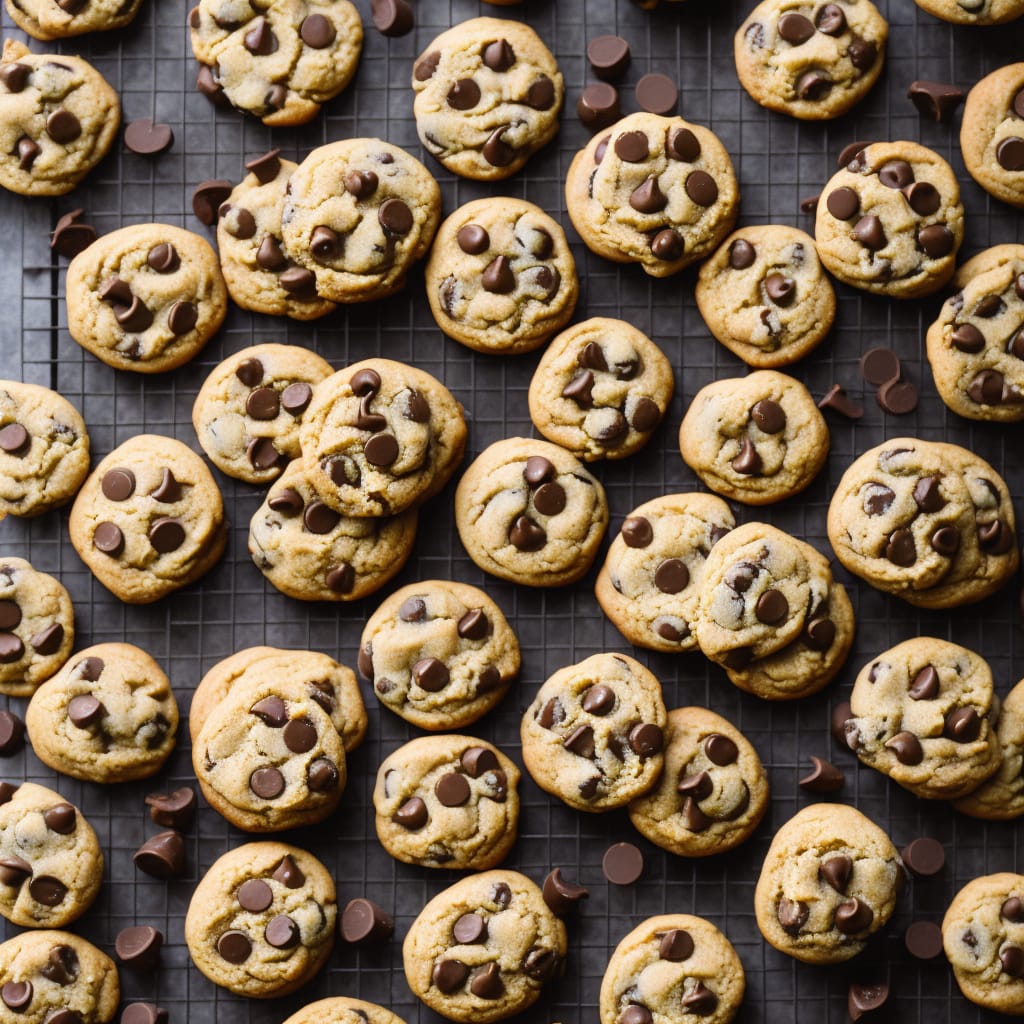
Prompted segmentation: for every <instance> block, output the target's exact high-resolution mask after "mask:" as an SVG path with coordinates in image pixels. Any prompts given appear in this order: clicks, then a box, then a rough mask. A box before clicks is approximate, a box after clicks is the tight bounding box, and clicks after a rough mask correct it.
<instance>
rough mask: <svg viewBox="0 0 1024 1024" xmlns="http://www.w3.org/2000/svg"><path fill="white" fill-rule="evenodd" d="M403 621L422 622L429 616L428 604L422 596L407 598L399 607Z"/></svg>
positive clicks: (399, 614)
mask: <svg viewBox="0 0 1024 1024" xmlns="http://www.w3.org/2000/svg"><path fill="white" fill-rule="evenodd" d="M398 617H399V618H400V619H401V620H402V621H403V622H422V621H423V620H424V619H425V618H426V617H427V605H426V602H425V601H424V600H423V598H422V597H409V598H406V599H405V600H404V601H403V602H402V604H401V606H400V607H399V609H398Z"/></svg>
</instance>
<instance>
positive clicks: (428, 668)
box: [412, 658, 451, 693]
mask: <svg viewBox="0 0 1024 1024" xmlns="http://www.w3.org/2000/svg"><path fill="white" fill-rule="evenodd" d="M412 677H413V679H415V680H416V684H417V685H418V686H419V687H420V689H422V690H426V691H427V692H428V693H438V692H440V691H441V690H443V689H444V688H445V687H446V686H447V685H448V683H449V681H450V679H451V675H450V674H449V672H448V669H447V668H446V667H445V664H444V662H441V661H438V659H437V658H423V659H421V660H420V661H417V662H416V664H415V665H413V667H412Z"/></svg>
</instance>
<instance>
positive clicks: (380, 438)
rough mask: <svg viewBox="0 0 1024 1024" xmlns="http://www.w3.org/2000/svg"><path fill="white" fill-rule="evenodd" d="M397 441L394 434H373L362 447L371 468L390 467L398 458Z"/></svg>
mask: <svg viewBox="0 0 1024 1024" xmlns="http://www.w3.org/2000/svg"><path fill="white" fill-rule="evenodd" d="M398 452H399V448H398V439H397V438H396V437H395V435H394V434H374V435H373V437H371V438H369V439H368V440H367V442H366V444H364V445H363V454H364V455H365V456H366V461H367V462H369V463H370V464H371V465H373V466H390V465H391V464H392V463H393V462H394V461H395V460H396V459H397V458H398Z"/></svg>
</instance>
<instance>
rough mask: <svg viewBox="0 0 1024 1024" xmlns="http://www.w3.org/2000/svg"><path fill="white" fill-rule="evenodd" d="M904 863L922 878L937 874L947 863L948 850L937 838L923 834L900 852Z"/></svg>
mask: <svg viewBox="0 0 1024 1024" xmlns="http://www.w3.org/2000/svg"><path fill="white" fill-rule="evenodd" d="M900 856H901V857H902V858H903V863H904V864H906V866H907V867H908V868H909V869H910V871H912V872H913V873H914V874H915V875H917V876H918V877H920V878H930V877H931V876H933V875H937V874H938V873H939V872H940V871H941V870H942V869H943V867H945V864H946V851H945V849H944V848H943V845H942V843H940V842H939V841H938V840H937V839H931V838H929V837H927V836H921V837H920V838H918V839H915V840H914V841H913V842H911V843H909V844H908V845H907V846H905V847H904V848H903V850H902V851H901V853H900Z"/></svg>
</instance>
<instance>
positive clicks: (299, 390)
mask: <svg viewBox="0 0 1024 1024" xmlns="http://www.w3.org/2000/svg"><path fill="white" fill-rule="evenodd" d="M311 401H313V389H312V387H310V385H309V384H307V383H306V382H305V381H296V382H295V383H294V384H289V385H288V387H286V388H285V389H284V391H282V392H281V408H282V409H284V411H285V412H286V413H288V414H289V415H290V416H301V415H302V413H304V412H305V411H306V408H307V407H308V406H309V403H310V402H311Z"/></svg>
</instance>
